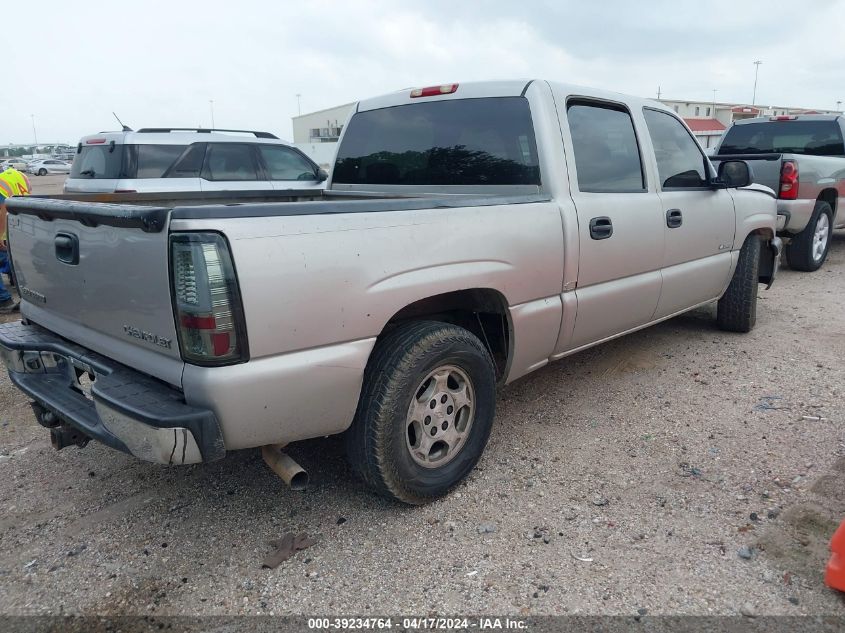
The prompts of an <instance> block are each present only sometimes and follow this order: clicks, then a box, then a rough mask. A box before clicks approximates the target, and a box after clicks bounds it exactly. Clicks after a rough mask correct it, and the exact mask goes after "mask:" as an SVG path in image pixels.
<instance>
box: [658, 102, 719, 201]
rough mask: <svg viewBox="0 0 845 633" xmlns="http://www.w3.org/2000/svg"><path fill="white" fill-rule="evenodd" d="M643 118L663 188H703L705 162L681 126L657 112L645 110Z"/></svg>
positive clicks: (667, 115)
mask: <svg viewBox="0 0 845 633" xmlns="http://www.w3.org/2000/svg"><path fill="white" fill-rule="evenodd" d="M643 114H644V116H645V122H646V125H647V126H648V132H649V135H650V136H651V144H652V145H653V146H654V155H655V158H656V159H657V174H658V177H659V178H660V182H661V185H662V186H663V188H664V189H673V188H678V187H681V188H688V187H706V186H707V184H708V178H707V170H706V169H705V160H706V159H705V157H704V154H702V153H701V150H700V149H699V147H698V144H697V143H696V142H695V141H694V140H693V138H692V136H690V133H689V132H687V129H686V128H685V127H684V126H683V124H682V123H681V122H680V121H679V120H678V119H676V118H675V117H673V116H672V115H670V114H666V113H665V112H660V111H658V110H651V109H649V108H646V109H644V110H643Z"/></svg>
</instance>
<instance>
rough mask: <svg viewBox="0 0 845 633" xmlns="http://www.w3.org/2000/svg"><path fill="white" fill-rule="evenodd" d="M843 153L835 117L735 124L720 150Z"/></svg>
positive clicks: (749, 152) (760, 152)
mask: <svg viewBox="0 0 845 633" xmlns="http://www.w3.org/2000/svg"><path fill="white" fill-rule="evenodd" d="M769 153H775V154H810V155H812V156H845V148H844V147H843V143H842V133H841V132H840V129H839V122H838V121H801V120H796V121H761V122H760V123H744V124H740V125H734V126H733V127H732V128H730V129H729V130H728V131H727V132H726V133H725V139H724V140H723V141H722V144H721V146H720V147H719V154H769Z"/></svg>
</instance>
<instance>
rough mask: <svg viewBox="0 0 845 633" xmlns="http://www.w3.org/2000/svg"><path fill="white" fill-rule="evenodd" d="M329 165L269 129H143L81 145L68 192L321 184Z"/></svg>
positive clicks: (286, 187)
mask: <svg viewBox="0 0 845 633" xmlns="http://www.w3.org/2000/svg"><path fill="white" fill-rule="evenodd" d="M326 178H327V175H326V172H325V171H323V170H322V169H320V168H319V167H318V166H317V164H316V163H314V161H312V160H311V159H310V158H308V157H307V156H306V155H305V154H303V153H302V152H300V151H299V150H298V149H296V148H295V147H292V146H290V145H289V144H288V143H285V142H284V141H281V140H279V139H278V137H276V136H274V135H273V134H270V133H269V132H253V131H246V130H217V129H214V130H205V129H202V130H201V129H193V128H191V129H189V128H143V129H140V130H138V131H137V132H135V131H131V130H126V131H123V132H104V133H101V134H94V135H91V136H86V137H84V138H83V139H82V140H81V141H80V142H79V145H77V148H76V158H75V159H74V161H73V168H72V169H71V171H70V176H69V177H68V179H67V180H66V181H65V187H64V190H65V193H98V192H139V193H154V192H181V191H184V192H193V191H232V190H251V191H254V190H294V189H295V190H301V189H322V188H323V187H324V186H325V184H324V183H325V180H326Z"/></svg>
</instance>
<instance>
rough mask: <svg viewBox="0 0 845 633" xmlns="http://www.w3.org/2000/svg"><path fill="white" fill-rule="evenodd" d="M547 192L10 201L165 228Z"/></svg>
mask: <svg viewBox="0 0 845 633" xmlns="http://www.w3.org/2000/svg"><path fill="white" fill-rule="evenodd" d="M549 200H551V198H550V196H548V195H545V194H523V195H516V196H514V195H495V194H491V195H482V196H480V195H478V194H457V195H448V196H443V195H437V194H412V195H398V194H384V193H376V192H373V193H370V192H366V193H351V192H342V193H335V192H328V191H324V192H316V193H315V192H313V191H299V192H268V191H238V192H225V191H224V192H208V193H184V194H183V193H176V194H174V193H139V194H136V193H131V194H123V193H117V194H116V193H94V194H64V195H60V196H30V197H28V198H10V199H9V200H8V201H7V204H6V206H7V208H8V211H9V213H10V214H12V215H21V214H22V215H34V216H37V217H39V218H41V219H43V220H56V219H62V220H75V221H77V222H80V223H81V224H83V225H85V226H100V225H103V226H114V227H124V228H139V229H142V230H143V231H145V232H159V231H161V230H162V229H164V227H165V225H166V223H167V218H168V214H169V215H170V218H171V219H190V220H197V219H214V218H232V217H277V216H294V215H321V214H337V213H376V212H387V211H410V210H416V209H445V208H459V207H480V206H489V205H494V204H527V203H533V202H548V201H549Z"/></svg>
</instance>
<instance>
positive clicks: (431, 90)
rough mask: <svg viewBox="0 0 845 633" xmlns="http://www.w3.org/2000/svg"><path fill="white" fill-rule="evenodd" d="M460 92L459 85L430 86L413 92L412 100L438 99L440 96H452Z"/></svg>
mask: <svg viewBox="0 0 845 633" xmlns="http://www.w3.org/2000/svg"><path fill="white" fill-rule="evenodd" d="M457 90H458V84H443V85H442V86H428V87H427V88H416V89H414V90H411V99H416V98H417V97H436V96H438V95H450V94H452V93H453V92H456V91H457Z"/></svg>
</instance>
